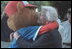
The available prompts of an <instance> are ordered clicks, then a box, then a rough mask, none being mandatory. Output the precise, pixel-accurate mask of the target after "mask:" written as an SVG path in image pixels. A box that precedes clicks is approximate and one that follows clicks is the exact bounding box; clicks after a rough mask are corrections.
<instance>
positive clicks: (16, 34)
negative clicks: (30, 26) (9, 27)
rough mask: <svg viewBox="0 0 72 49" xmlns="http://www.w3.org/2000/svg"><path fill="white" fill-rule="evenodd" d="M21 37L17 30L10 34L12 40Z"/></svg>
mask: <svg viewBox="0 0 72 49" xmlns="http://www.w3.org/2000/svg"><path fill="white" fill-rule="evenodd" d="M19 37H20V35H19V34H18V33H17V32H14V33H11V34H10V41H12V40H13V38H15V39H16V40H17V39H18V38H19Z"/></svg>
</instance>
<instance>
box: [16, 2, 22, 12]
mask: <svg viewBox="0 0 72 49" xmlns="http://www.w3.org/2000/svg"><path fill="white" fill-rule="evenodd" d="M22 9H23V5H22V3H20V2H18V3H17V10H18V11H21V10H22Z"/></svg>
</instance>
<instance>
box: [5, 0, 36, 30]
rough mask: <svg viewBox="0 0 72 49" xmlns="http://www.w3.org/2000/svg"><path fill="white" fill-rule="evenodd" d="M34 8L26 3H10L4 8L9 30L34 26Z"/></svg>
mask: <svg viewBox="0 0 72 49" xmlns="http://www.w3.org/2000/svg"><path fill="white" fill-rule="evenodd" d="M35 8H36V6H35V5H32V4H29V3H28V2H27V1H10V2H9V3H8V4H7V6H6V7H5V13H6V14H7V15H8V20H7V24H8V26H9V28H10V29H12V30H13V31H16V30H18V29H20V28H22V27H27V26H33V25H36V24H37V17H36V12H35Z"/></svg>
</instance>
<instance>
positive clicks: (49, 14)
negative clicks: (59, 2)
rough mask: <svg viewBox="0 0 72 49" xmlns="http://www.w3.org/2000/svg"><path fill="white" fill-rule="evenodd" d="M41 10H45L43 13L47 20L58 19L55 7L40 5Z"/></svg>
mask: <svg viewBox="0 0 72 49" xmlns="http://www.w3.org/2000/svg"><path fill="white" fill-rule="evenodd" d="M41 8H42V9H41V10H44V11H46V13H45V15H46V20H48V21H56V20H57V19H58V12H57V10H56V8H54V7H52V6H42V7H41Z"/></svg>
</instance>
